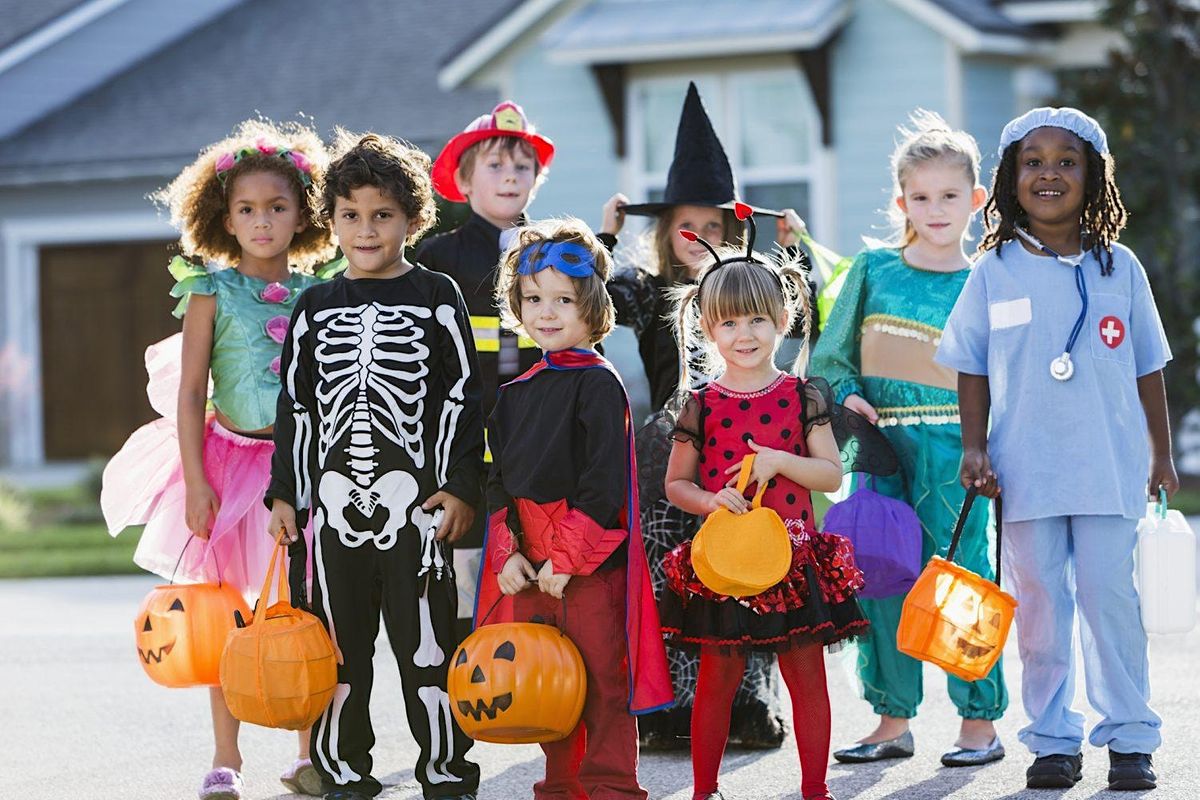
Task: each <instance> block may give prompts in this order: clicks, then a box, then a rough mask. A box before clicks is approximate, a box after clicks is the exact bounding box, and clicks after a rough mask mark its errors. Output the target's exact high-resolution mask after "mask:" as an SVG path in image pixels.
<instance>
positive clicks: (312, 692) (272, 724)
mask: <svg viewBox="0 0 1200 800" xmlns="http://www.w3.org/2000/svg"><path fill="white" fill-rule="evenodd" d="M282 538H283V535H282V533H280V538H279V539H277V540H276V543H277V545H278V546H277V547H276V548H275V552H274V553H272V555H271V564H270V565H269V566H268V567H267V579H266V580H265V581H263V590H262V594H261V595H260V596H259V598H258V605H257V606H256V607H255V609H254V620H253V622H251V624H250V625H249V626H248V627H245V628H238V629H236V630H232V631H230V632H229V637H228V638H227V639H226V640H225V652H224V653H222V654H221V692H222V693H223V694H224V695H225V703H226V705H228V706H229V712H230V713H231V714H233V716H234V717H236V718H237V719H240V720H241V721H242V722H253V723H254V724H255V725H263V726H266V727H268V728H287V729H290V730H294V731H300V730H305V729H307V728H311V727H312V725H313V723H314V722H316V721H317V717H319V716H321V712H323V711H324V710H325V707H326V706H328V705H329V701H330V700H331V699H332V698H333V692H334V689H335V688H336V687H337V656H336V655H335V653H334V649H333V643H332V642H331V641H330V639H329V633H328V632H327V631H326V630H325V626H324V625H322V624H321V621H320V620H319V619H317V618H316V617H315V616H313V615H312V614H310V613H308V612H307V611H302V610H300V609H298V608H292V604H291V598H290V596H289V593H288V588H287V580H286V579H285V578H284V572H285V570H284V568H283V567H282V566H280V567H279V596H278V599H277V601H276V603H275V605H273V606H271V607H270V608H267V603H268V602H269V601H270V597H271V580H272V578H274V577H275V568H276V566H277V565H279V564H281V563H282V562H283V558H282V554H283V553H284V552H286V545H284V544H283V543H282Z"/></svg>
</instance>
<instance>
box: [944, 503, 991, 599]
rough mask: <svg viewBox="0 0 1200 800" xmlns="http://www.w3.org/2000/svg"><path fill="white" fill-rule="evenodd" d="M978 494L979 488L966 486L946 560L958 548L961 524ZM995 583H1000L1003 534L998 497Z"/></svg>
mask: <svg viewBox="0 0 1200 800" xmlns="http://www.w3.org/2000/svg"><path fill="white" fill-rule="evenodd" d="M978 496H979V490H978V489H976V488H975V487H974V486H969V487H967V497H966V499H965V500H963V506H962V510H961V511H959V512H958V522H957V523H955V525H954V535H953V536H952V537H950V550H949V551H948V552H947V553H946V560H947V561H953V560H954V553H955V551H956V550H958V540H959V539H961V538H962V532H963V526H965V525H966V524H967V516H968V515H969V514H970V513H971V506H972V505H973V504H974V503H975V498H976V497H978ZM995 502H996V585H997V586H999V585H1000V542H1001V539H1002V537H1003V534H1004V506H1003V504H1002V502H1001V499H1000V498H999V497H997V498H996V501H995Z"/></svg>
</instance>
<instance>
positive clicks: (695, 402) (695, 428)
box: [664, 392, 704, 450]
mask: <svg viewBox="0 0 1200 800" xmlns="http://www.w3.org/2000/svg"><path fill="white" fill-rule="evenodd" d="M700 408H701V397H700V392H689V393H688V398H687V400H686V401H685V402H684V404H683V408H681V409H680V410H679V412H678V414H677V415H675V420H674V424H673V425H672V426H671V430H670V432H669V433H668V434H667V438H669V439H671V440H672V441H675V442H683V443H685V444H690V445H691V446H692V447H695V448H696V449H697V450H699V449H700V447H701V445H702V444H703V443H704V429H703V427H702V425H703V423H702V422H701V421H700V419H701V415H700ZM664 410H665V409H664Z"/></svg>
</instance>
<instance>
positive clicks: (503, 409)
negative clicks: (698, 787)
mask: <svg viewBox="0 0 1200 800" xmlns="http://www.w3.org/2000/svg"><path fill="white" fill-rule="evenodd" d="M609 264H610V262H609V257H608V253H607V252H606V251H605V249H604V247H603V246H602V245H601V244H600V242H599V241H598V240H597V239H596V238H595V237H594V236H593V235H592V234H591V232H590V231H588V229H587V228H586V227H585V226H584V225H583V224H582V223H581V222H579V221H578V220H563V221H552V222H545V223H541V224H539V225H535V226H532V227H530V228H524V229H522V230H521V231H520V233H519V234H518V235H517V239H516V240H515V242H514V243H513V245H512V246H511V247H510V248H509V250H508V252H507V253H506V254H505V257H504V261H503V263H502V267H501V270H502V271H501V275H500V281H499V284H498V285H497V289H496V296H497V303H498V305H499V306H500V307H501V309H503V311H504V312H505V322H506V324H509V325H511V326H512V327H513V328H515V329H518V330H523V331H524V332H525V333H526V335H529V336H531V337H533V338H534V339H535V340H536V341H537V342H538V345H539V346H540V347H541V348H542V349H543V350H544V351H545V353H544V355H543V357H542V361H540V362H539V363H538V364H536V365H535V366H534V367H533V368H532V369H530V370H529V371H528V372H526V373H525V374H524V375H522V376H521V377H519V378H517V379H516V380H515V381H513V382H511V383H508V384H506V385H505V386H504V388H503V389H502V391H501V393H500V397H499V399H498V401H497V403H496V408H495V410H494V411H493V412H492V417H491V420H490V422H489V431H490V440H489V441H490V443H491V446H492V448H493V451H492V452H493V455H494V460H493V463H492V468H491V477H490V478H489V480H488V489H487V494H488V508H489V511H490V512H491V516H490V518H489V524H488V534H487V542H486V546H485V551H484V564H483V571H482V574H481V576H480V591H479V600H478V605H477V608H476V611H477V615H478V618H479V619H480V621H481V624H486V623H487V622H489V621H496V620H497V619H516V620H519V621H530V620H532V621H545V622H548V623H553V624H558V625H559V626H561V627H562V629H563V631H564V632H565V633H566V634H567V635H568V636H569V637H570V638H571V640H572V641H573V642H574V643H575V645H576V646H577V647H578V648H579V651H580V654H581V655H582V656H583V662H584V666H585V668H586V670H587V698H586V701H585V703H584V707H583V716H582V719H581V720H580V723H579V726H578V727H577V728H576V730H575V731H574V732H573V733H572V734H571V735H570V736H568V737H567V738H566V739H564V740H562V741H558V742H553V743H549V744H544V745H542V749H543V751H544V752H545V753H546V776H545V779H544V780H542V781H539V782H538V783H537V784H536V785H535V786H534V797H536V798H563V797H571V798H578V797H591V798H594V799H595V800H600V799H601V798H645V797H646V796H647V795H646V792H645V790H643V789H642V788H641V786H639V785H638V779H637V753H638V742H637V725H636V723H635V721H634V718H633V716H631V714H641V713H646V712H649V711H654V710H657V709H661V708H664V707H665V706H668V705H670V703H671V702H672V693H671V684H670V677H669V675H668V672H667V661H666V653H665V652H664V650H663V644H662V638H661V636H660V634H659V630H658V614H657V613H656V610H655V604H654V592H653V590H652V589H651V586H650V574H649V570H648V569H647V565H646V554H645V550H644V549H643V545H642V538H641V534H640V532H639V530H638V524H637V517H636V515H635V512H634V510H635V509H636V508H637V489H636V485H635V483H634V479H635V471H636V470H635V467H634V461H633V452H632V449H633V448H632V445H633V436H632V427H631V420H630V417H629V404H628V400H627V399H626V397H625V390H624V387H623V386H622V384H621V380H620V378H619V377H618V376H617V373H616V371H615V370H614V369H613V367H612V365H611V364H609V363H608V362H607V361H606V360H604V359H603V358H602V357H600V356H599V355H597V354H596V352H595V351H594V350H593V349H592V348H593V347H594V345H595V344H596V342H598V341H599V340H600V339H602V338H603V337H604V336H605V335H607V334H608V332H609V331H610V330H611V329H612V325H613V308H612V302H611V300H610V299H609V297H608V294H607V292H606V290H605V288H604V278H605V277H607V274H608V272H609ZM500 592H502V593H503V599H504V600H505V601H506V602H505V603H504V606H503V607H500V608H497V606H498V603H499V601H500V600H501V599H502V598H501V595H500V594H499V593H500ZM497 612H499V613H497Z"/></svg>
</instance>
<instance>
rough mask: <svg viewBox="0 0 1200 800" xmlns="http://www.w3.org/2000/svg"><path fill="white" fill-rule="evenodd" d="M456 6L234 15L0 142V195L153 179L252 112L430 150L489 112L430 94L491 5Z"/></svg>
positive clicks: (252, 6) (469, 96)
mask: <svg viewBox="0 0 1200 800" xmlns="http://www.w3.org/2000/svg"><path fill="white" fill-rule="evenodd" d="M455 2H456V4H457V5H456V9H458V12H457V13H456V14H455V15H434V14H415V15H414V14H412V13H411V10H409V6H408V5H407V4H401V3H395V2H393V1H392V0H344V2H339V3H329V2H325V1H324V0H256V2H253V3H247V4H245V5H244V6H242V7H240V8H238V10H237V11H236V13H233V14H226V15H223V16H221V17H220V18H218V19H216V20H214V21H212V22H210V23H209V24H208V25H205V26H203V27H201V28H199V29H197V30H195V31H193V32H192V33H191V34H190V35H188V36H186V37H185V38H183V39H181V40H179V41H178V42H176V43H174V44H172V45H170V46H169V47H166V48H165V49H163V50H161V51H159V52H157V53H155V54H153V55H152V56H151V57H149V58H146V59H144V60H143V61H142V62H141V63H138V64H136V65H134V66H133V67H131V68H129V69H127V70H126V71H125V72H124V73H122V74H120V75H118V76H117V77H115V78H113V79H111V80H109V81H108V82H106V83H104V84H103V85H101V86H99V87H98V88H96V89H95V90H93V91H91V92H90V93H88V94H86V95H85V96H83V97H81V98H79V99H78V100H77V101H75V102H73V103H72V104H70V105H69V106H67V107H65V108H63V109H60V110H59V111H56V112H54V113H52V114H50V115H49V116H47V117H45V118H44V119H41V120H39V121H37V122H36V123H34V124H33V125H31V126H30V127H28V128H26V129H25V130H22V131H21V132H19V133H17V134H15V135H13V136H12V137H10V138H9V139H7V140H4V141H0V183H10V184H11V183H21V182H27V181H35V180H50V179H76V178H80V177H126V176H133V175H166V174H169V173H170V172H172V171H173V170H176V169H178V168H179V167H180V166H181V165H182V164H184V163H186V162H187V161H188V160H190V159H191V158H192V157H194V155H195V153H196V152H197V150H199V149H200V148H201V147H203V146H205V145H206V144H208V143H210V142H212V141H215V140H216V139H218V138H220V137H222V136H224V135H226V134H227V133H228V132H229V130H230V129H231V128H232V127H233V126H234V125H235V124H236V123H238V122H239V121H241V120H243V119H247V118H249V117H253V116H255V115H256V114H257V113H260V112H261V113H262V114H264V115H266V116H268V117H271V118H273V119H277V120H287V119H294V118H296V116H297V114H300V113H304V114H308V115H311V116H312V117H313V119H314V122H315V125H316V126H317V128H318V129H319V130H321V131H322V132H323V133H324V132H328V131H329V130H330V129H331V128H332V127H333V126H334V125H335V124H339V125H342V126H344V127H346V128H348V129H350V130H365V129H375V130H379V131H382V132H386V133H389V134H392V135H396V136H402V137H405V138H407V139H410V140H413V141H414V142H416V143H417V144H419V145H422V146H424V147H425V148H426V149H432V148H436V147H440V145H441V144H442V141H443V140H444V139H445V138H447V137H448V136H449V135H451V134H453V133H455V132H457V131H459V130H461V129H462V127H463V126H464V125H466V124H467V122H469V121H470V120H471V119H473V118H474V117H476V116H478V115H479V114H480V113H482V112H483V111H487V110H488V109H490V108H491V107H492V106H493V105H494V104H495V102H496V98H495V94H494V92H492V91H475V90H464V91H460V92H454V93H452V94H444V93H442V92H441V91H440V90H439V89H438V87H437V83H436V77H435V75H436V70H437V66H436V64H437V62H438V57H439V56H443V55H445V53H446V52H447V51H449V50H450V49H451V48H452V47H453V46H454V42H455V37H454V32H455V31H456V30H457V29H458V26H459V24H460V16H459V14H461V16H462V18H479V17H484V16H487V15H489V14H490V13H494V11H495V9H496V8H497V7H498V6H500V5H501V4H502V2H503V0H455ZM364 20H366V21H369V22H370V24H364Z"/></svg>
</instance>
